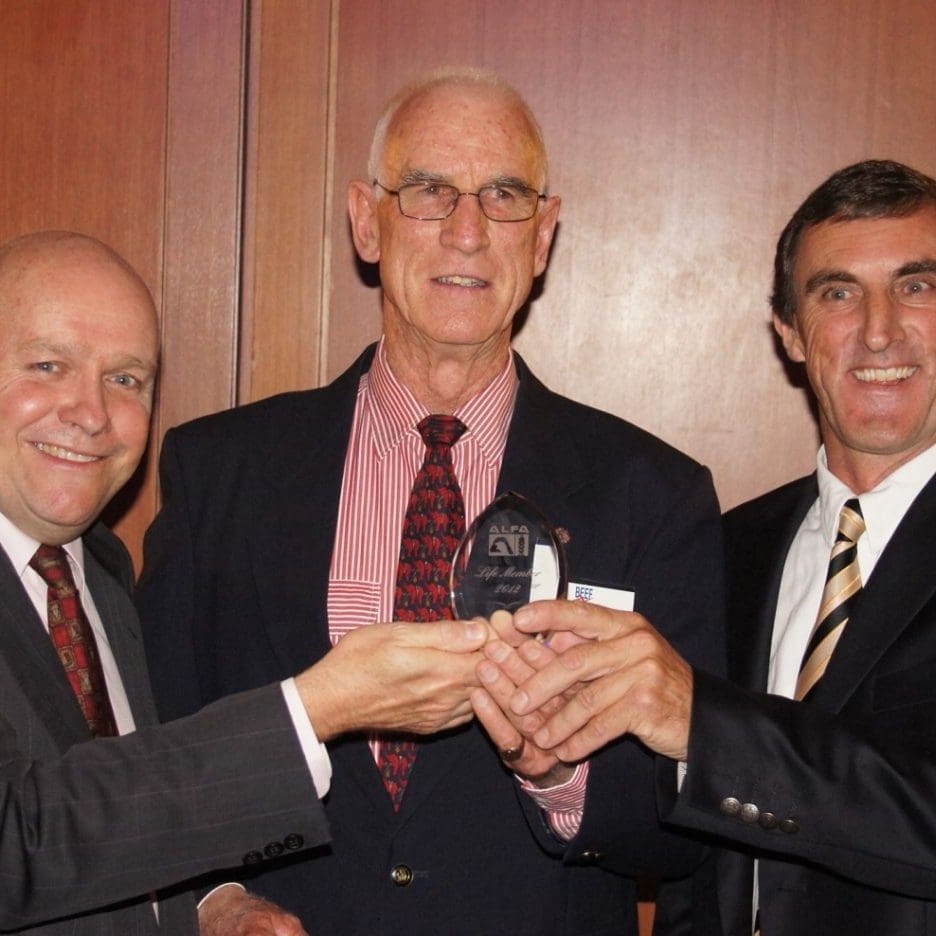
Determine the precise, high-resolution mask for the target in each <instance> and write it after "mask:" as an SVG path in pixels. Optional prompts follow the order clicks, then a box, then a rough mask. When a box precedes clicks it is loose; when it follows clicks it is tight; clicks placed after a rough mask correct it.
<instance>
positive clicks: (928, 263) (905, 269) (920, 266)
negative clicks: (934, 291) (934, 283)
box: [897, 259, 936, 276]
mask: <svg viewBox="0 0 936 936" xmlns="http://www.w3.org/2000/svg"><path fill="white" fill-rule="evenodd" d="M917 273H936V260H933V259H927V260H914V261H913V263H905V264H904V265H903V266H902V267H901V268H900V269H899V270H898V271H897V276H915V275H916V274H917Z"/></svg>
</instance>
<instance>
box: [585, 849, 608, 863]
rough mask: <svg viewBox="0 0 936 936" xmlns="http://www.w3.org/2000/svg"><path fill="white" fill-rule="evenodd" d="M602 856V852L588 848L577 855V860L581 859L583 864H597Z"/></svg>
mask: <svg viewBox="0 0 936 936" xmlns="http://www.w3.org/2000/svg"><path fill="white" fill-rule="evenodd" d="M603 857H604V855H603V853H602V852H600V851H595V850H594V849H588V850H587V851H583V852H582V854H581V855H579V861H581V862H582V863H583V864H592V865H593V864H598V862H599V861H601V859H602V858H603Z"/></svg>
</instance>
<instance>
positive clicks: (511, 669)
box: [484, 637, 540, 686]
mask: <svg viewBox="0 0 936 936" xmlns="http://www.w3.org/2000/svg"><path fill="white" fill-rule="evenodd" d="M523 640H524V642H525V643H529V644H536V645H537V646H540V644H539V642H538V641H536V640H533V639H532V638H530V637H524V638H523ZM484 655H485V656H486V657H487V658H488V659H489V660H490V661H491V662H492V663H495V664H496V665H497V666H498V667H499V668H500V669H501V671H502V672H503V673H504V675H505V676H506V677H507V678H508V679H509V680H511V682H513V684H514V685H515V686H519V685H520V683H522V682H525V681H526V680H527V679H529V678H530V677H531V676H532V675H533V674H534V673H535V672H536V670H535V669H534V668H533V667H532V666H530V664H529V663H527V661H526V660H525V659H524V658H523V657H521V656H520V654H519V652H518V650H516V649H514V648H513V647H511V646H510V645H509V644H506V643H504V641H502V640H492V641H491V642H490V643H487V644H485V647H484Z"/></svg>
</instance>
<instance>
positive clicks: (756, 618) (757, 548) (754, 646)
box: [728, 475, 818, 691]
mask: <svg viewBox="0 0 936 936" xmlns="http://www.w3.org/2000/svg"><path fill="white" fill-rule="evenodd" d="M817 496H818V488H817V487H816V480H815V475H812V476H810V477H808V478H805V479H803V480H802V481H800V482H799V483H797V484H796V485H794V486H793V487H791V488H790V489H789V492H788V496H787V497H786V498H784V499H783V501H782V502H781V503H780V504H779V505H778V507H779V509H775V510H774V511H773V512H772V513H771V514H770V515H768V516H762V517H759V518H758V520H757V531H756V534H754V535H752V536H749V537H746V538H745V539H743V540H742V541H741V550H743V553H744V554H743V555H741V556H740V557H738V559H737V560H736V564H737V566H738V569H735V568H732V570H731V583H730V587H731V590H732V592H733V594H737V595H739V596H740V600H736V599H735V598H734V597H733V599H732V602H731V609H730V615H729V622H728V628H729V640H728V645H729V656H730V666H729V676H730V677H731V678H732V679H733V680H734V681H736V682H738V683H740V684H741V685H742V686H745V687H747V688H749V689H758V690H761V691H763V690H765V689H766V688H767V679H768V671H769V668H770V647H771V643H772V640H773V630H774V622H775V618H776V613H777V599H778V596H779V594H780V583H781V580H782V578H783V567H784V564H785V563H786V557H787V553H788V552H789V550H790V544H791V543H792V542H793V539H794V537H795V536H796V533H797V531H798V530H799V527H800V524H801V523H802V522H803V518H804V517H805V516H806V514H807V512H808V511H809V508H810V507H811V506H812V504H813V503H814V502H815V500H816V497H817ZM742 575H743V579H742V578H741V576H742Z"/></svg>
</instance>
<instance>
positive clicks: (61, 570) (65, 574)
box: [29, 543, 72, 585]
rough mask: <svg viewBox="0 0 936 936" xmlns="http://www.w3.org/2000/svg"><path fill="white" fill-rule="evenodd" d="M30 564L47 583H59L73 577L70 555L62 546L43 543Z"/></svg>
mask: <svg viewBox="0 0 936 936" xmlns="http://www.w3.org/2000/svg"><path fill="white" fill-rule="evenodd" d="M29 566H30V568H32V569H35V571H36V572H38V573H39V575H40V576H41V577H42V580H43V581H44V582H45V583H46V584H47V585H54V584H58V583H59V582H61V581H62V580H63V579H66V580H68V579H71V577H72V575H71V569H70V568H69V567H68V557H67V556H66V555H65V550H64V549H62V547H61V546H47V545H46V544H45V543H43V544H42V545H41V546H40V547H39V548H38V549H37V550H36V552H35V554H34V555H33V557H32V559H30V560H29Z"/></svg>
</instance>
